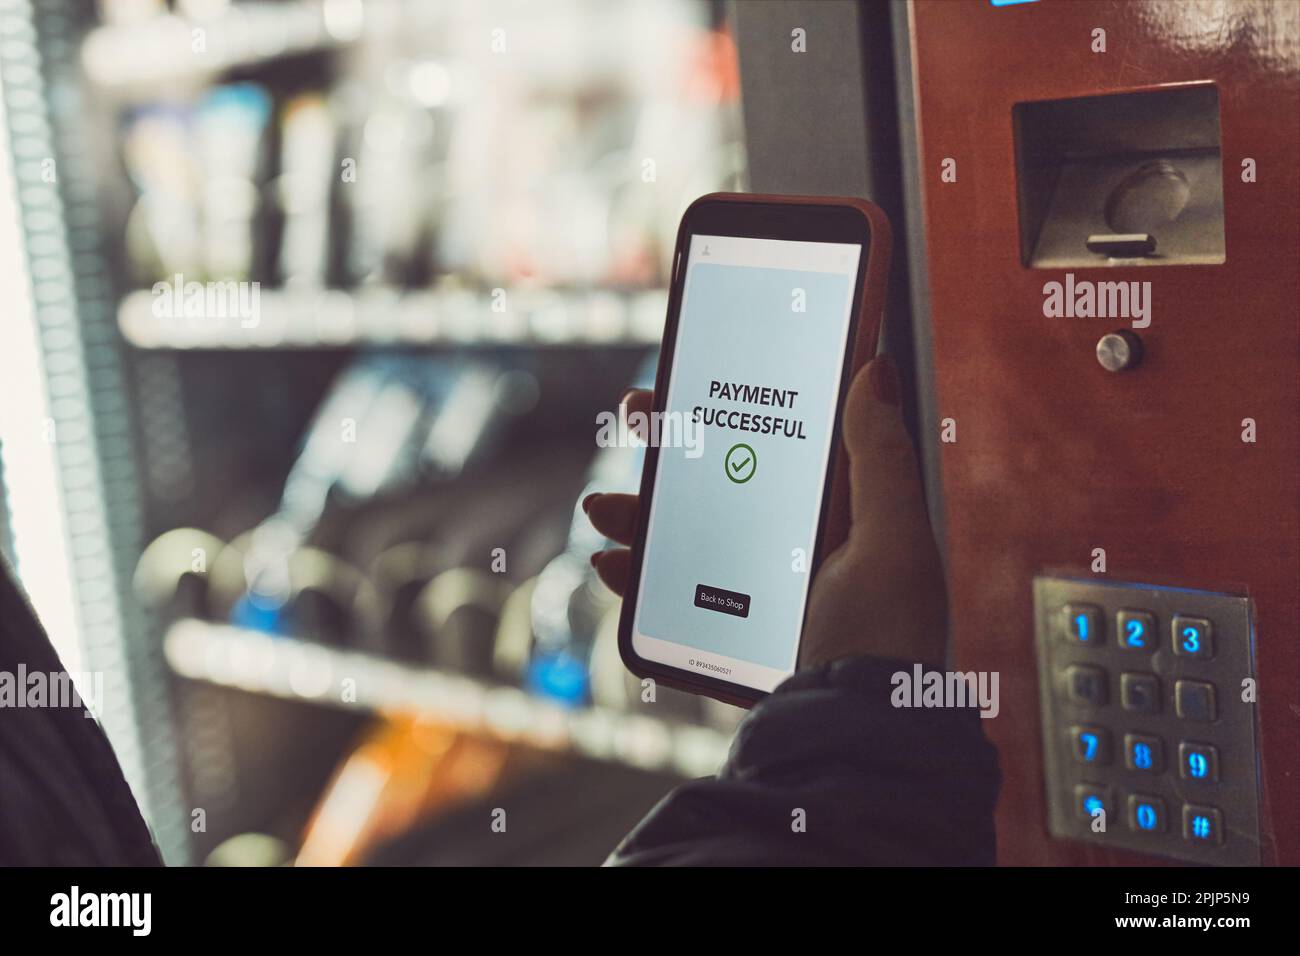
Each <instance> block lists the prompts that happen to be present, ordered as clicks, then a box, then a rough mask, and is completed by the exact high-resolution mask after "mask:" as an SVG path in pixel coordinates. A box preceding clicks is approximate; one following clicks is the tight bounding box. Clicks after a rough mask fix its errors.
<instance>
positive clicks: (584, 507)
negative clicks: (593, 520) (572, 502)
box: [582, 491, 600, 514]
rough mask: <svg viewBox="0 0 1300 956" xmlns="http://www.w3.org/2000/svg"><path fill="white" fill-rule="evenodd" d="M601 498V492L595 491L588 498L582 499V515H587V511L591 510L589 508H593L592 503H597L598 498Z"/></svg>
mask: <svg viewBox="0 0 1300 956" xmlns="http://www.w3.org/2000/svg"><path fill="white" fill-rule="evenodd" d="M599 497H600V492H599V491H593V492H592V493H591V494H589V495H587V497H585V498H583V499H582V513H583V514H586V513H587V509H589V508H590V507H591V503H592V502H593V501H595V500H596V499H597V498H599Z"/></svg>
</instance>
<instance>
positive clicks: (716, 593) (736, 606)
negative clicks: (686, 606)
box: [695, 584, 749, 617]
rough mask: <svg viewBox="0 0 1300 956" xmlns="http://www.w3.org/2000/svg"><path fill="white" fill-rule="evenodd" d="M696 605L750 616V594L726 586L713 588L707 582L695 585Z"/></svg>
mask: <svg viewBox="0 0 1300 956" xmlns="http://www.w3.org/2000/svg"><path fill="white" fill-rule="evenodd" d="M695 606H696V607H702V608H705V609H706V610H709V611H721V612H722V613H723V614H733V615H735V616H736V617H749V595H748V594H741V593H740V592H738V591H728V590H726V589H725V588H711V587H709V586H708V585H707V584H697V585H695Z"/></svg>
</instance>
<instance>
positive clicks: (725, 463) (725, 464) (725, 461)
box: [722, 442, 758, 485]
mask: <svg viewBox="0 0 1300 956" xmlns="http://www.w3.org/2000/svg"><path fill="white" fill-rule="evenodd" d="M737 448H743V449H745V451H747V452H749V454H750V456H751V457H752V458H753V459H754V467H753V468H751V469H750V470H749V478H732V476H731V453H732V452H733V451H735V450H736V449H737ZM722 470H723V471H725V472H726V473H727V477H728V478H729V479H731V481H732V483H733V484H737V485H743V484H744V483H745V482H747V481H749V479H750V478H753V477H754V475H756V474H758V452H756V451H754V449H753V448H752V447H751V446H749V445H746V444H745V443H744V442H736V444H734V445H732V446H731V447H730V448H728V449H727V453H726V455H724V456H723V458H722Z"/></svg>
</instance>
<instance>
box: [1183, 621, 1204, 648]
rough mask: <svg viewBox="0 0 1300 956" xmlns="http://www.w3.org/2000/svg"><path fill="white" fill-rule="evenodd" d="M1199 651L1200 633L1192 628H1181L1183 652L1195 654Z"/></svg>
mask: <svg viewBox="0 0 1300 956" xmlns="http://www.w3.org/2000/svg"><path fill="white" fill-rule="evenodd" d="M1200 649H1201V632H1200V631H1199V630H1198V629H1197V628H1194V627H1185V628H1183V650H1185V651H1186V652H1187V653H1188V654H1195V653H1196V652H1197V651H1199V650H1200Z"/></svg>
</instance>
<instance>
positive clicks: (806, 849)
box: [606, 658, 1000, 866]
mask: <svg viewBox="0 0 1300 956" xmlns="http://www.w3.org/2000/svg"><path fill="white" fill-rule="evenodd" d="M900 670H902V671H907V672H909V673H910V672H911V670H912V664H911V663H910V662H903V661H890V660H883V659H875V658H855V659H851V660H843V661H836V662H835V663H833V664H829V665H824V666H821V667H817V668H813V669H809V670H806V671H800V672H799V673H797V674H795V675H794V676H793V677H791V678H790V679H788V680H787V681H785V682H784V683H783V684H782V685H781V686H780V687H778V688H777V689H776V691H775V692H774V693H772V694H770V695H769V696H768V697H766V698H764V699H763V700H762V701H761V702H760V703H759V704H758V705H756V706H755V707H754V709H753V710H752V711H751V712H750V713H749V714H748V715H747V716H746V718H745V720H744V721H743V722H742V723H741V725H740V728H739V730H738V731H737V733H736V739H735V741H734V742H733V743H732V746H731V752H730V754H729V755H728V757H727V760H726V762H725V763H724V764H723V766H722V768H721V770H719V772H718V774H717V776H716V777H713V778H706V779H702V780H696V781H692V782H691V783H687V784H685V785H683V786H681V787H678V788H677V789H676V790H674V791H673V792H672V793H670V794H669V795H668V796H667V797H665V798H664V799H663V800H662V801H661V802H660V803H659V805H658V806H656V807H655V808H654V809H653V810H652V811H651V812H650V814H649V815H648V816H647V817H646V818H645V819H644V820H642V821H641V823H640V824H638V825H637V827H636V828H635V829H634V830H633V831H632V832H631V833H630V834H628V835H627V837H625V838H624V839H623V842H622V843H620V844H619V846H618V848H617V849H615V851H614V853H613V854H612V855H611V856H610V858H609V860H608V861H606V863H607V865H615V866H662V865H715V866H752V865H783V864H784V865H813V864H841V865H876V866H900V865H948V866H974V865H991V864H993V863H994V857H995V845H994V831H993V807H994V804H995V802H996V800H997V792H998V785H999V782H1000V778H999V773H998V763H997V752H996V751H995V750H994V748H993V746H992V744H990V743H989V741H988V740H987V739H986V738H985V736H984V732H983V729H982V728H981V726H980V723H981V718H980V716H979V713H978V711H976V710H972V709H953V708H933V709H923V708H917V709H908V708H895V707H894V706H892V704H891V703H890V695H891V693H892V691H893V689H894V688H893V685H892V684H891V681H890V678H891V676H892V675H893V674H894V673H896V672H898V671H900Z"/></svg>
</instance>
